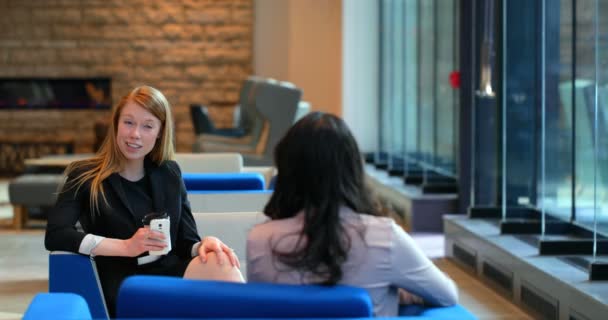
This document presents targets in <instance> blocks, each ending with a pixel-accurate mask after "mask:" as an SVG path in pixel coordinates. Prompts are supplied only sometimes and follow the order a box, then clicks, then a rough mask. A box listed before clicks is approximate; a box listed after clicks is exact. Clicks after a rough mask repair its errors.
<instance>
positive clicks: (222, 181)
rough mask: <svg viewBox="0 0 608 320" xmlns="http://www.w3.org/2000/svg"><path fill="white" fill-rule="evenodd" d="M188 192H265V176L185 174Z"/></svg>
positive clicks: (238, 173)
mask: <svg viewBox="0 0 608 320" xmlns="http://www.w3.org/2000/svg"><path fill="white" fill-rule="evenodd" d="M182 178H183V179H184V184H185V185H186V190H188V191H231V190H264V188H265V186H266V182H265V181H264V176H262V174H260V173H257V172H237V173H183V174H182Z"/></svg>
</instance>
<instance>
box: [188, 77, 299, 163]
mask: <svg viewBox="0 0 608 320" xmlns="http://www.w3.org/2000/svg"><path fill="white" fill-rule="evenodd" d="M256 80H258V81H256V82H255V83H254V85H253V89H251V92H250V97H251V100H248V103H249V105H248V107H250V109H248V110H249V111H250V113H249V114H250V115H253V117H254V118H255V119H259V120H256V121H254V122H253V127H252V129H251V131H250V134H249V135H248V136H246V137H243V138H230V137H212V136H210V135H207V134H202V135H198V136H197V141H196V143H195V144H196V146H197V147H196V148H195V151H199V152H238V153H241V154H242V155H243V158H244V162H245V165H247V166H251V165H270V164H272V152H273V149H274V146H275V145H276V143H277V142H278V141H279V139H280V138H281V137H282V136H283V135H284V134H285V132H287V130H288V129H289V127H290V126H291V125H292V124H293V123H294V121H295V119H296V113H297V110H298V106H299V104H300V98H301V96H302V91H301V90H300V89H299V88H296V87H295V86H294V85H292V84H290V83H286V82H278V81H276V80H260V79H256Z"/></svg>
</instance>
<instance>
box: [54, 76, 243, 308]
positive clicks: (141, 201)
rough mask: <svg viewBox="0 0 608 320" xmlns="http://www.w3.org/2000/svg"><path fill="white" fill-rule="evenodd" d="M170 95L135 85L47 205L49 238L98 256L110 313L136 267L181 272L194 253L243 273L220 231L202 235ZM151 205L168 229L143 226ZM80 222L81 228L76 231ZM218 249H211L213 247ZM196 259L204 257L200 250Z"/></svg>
mask: <svg viewBox="0 0 608 320" xmlns="http://www.w3.org/2000/svg"><path fill="white" fill-rule="evenodd" d="M173 140H174V139H173V122H172V116H171V108H170V105H169V102H168V101H167V99H166V98H165V97H164V95H163V94H162V93H161V92H160V91H158V90H156V89H154V88H152V87H149V86H141V87H137V88H135V89H134V90H133V91H131V92H130V93H129V94H128V95H126V96H125V97H123V98H122V99H121V101H120V102H119V103H118V104H117V105H116V106H115V108H114V110H113V112H112V119H111V124H110V128H109V130H108V136H107V137H106V139H105V141H104V143H103V145H102V146H101V148H100V150H99V152H98V154H97V155H96V156H95V157H93V158H91V159H87V160H83V161H78V162H75V163H73V164H72V165H70V166H69V167H68V168H67V169H66V174H67V181H66V183H65V185H64V187H63V190H62V191H61V192H60V193H59V197H58V199H57V203H56V205H55V208H54V209H53V210H52V211H51V212H50V213H49V217H48V224H47V229H46V237H45V246H46V248H47V250H51V251H54V250H62V251H72V252H77V253H81V254H84V255H90V256H91V257H94V259H95V262H96V264H97V268H98V272H99V276H100V280H101V284H102V287H103V291H104V295H105V298H106V303H107V305H108V309H109V311H110V315H111V316H114V310H115V303H116V296H117V293H118V289H119V287H120V284H121V282H122V281H123V280H124V279H125V278H126V277H127V276H130V275H134V274H157V275H171V276H182V275H183V274H184V272H185V270H186V267H187V266H188V264H189V263H190V261H191V260H193V258H194V257H196V256H199V257H200V260H199V263H198V265H200V264H201V263H200V262H202V263H205V262H207V259H208V258H209V259H210V260H213V261H214V263H209V264H208V267H210V268H214V267H215V266H217V268H218V269H219V270H221V272H222V273H227V274H228V276H226V275H225V274H224V275H222V277H223V278H231V277H232V278H235V277H237V278H238V277H240V272H239V270H238V267H239V263H238V258H237V257H236V256H235V255H234V253H233V251H232V250H231V249H230V248H228V247H227V246H226V245H225V244H223V243H222V242H221V241H220V240H219V239H217V238H215V237H205V238H204V239H203V240H202V241H201V239H200V238H199V236H198V234H197V228H196V224H195V221H194V218H193V216H192V212H191V209H190V204H189V202H188V199H187V194H186V189H185V186H184V183H183V180H182V177H181V171H180V168H179V166H178V165H177V163H176V162H175V161H173V157H174V146H173ZM151 212H156V213H161V214H163V213H164V214H166V217H168V218H169V222H170V223H169V225H170V228H169V235H170V248H171V250H170V251H169V252H168V253H166V254H161V255H149V252H150V251H161V250H163V249H165V248H166V247H167V244H166V242H165V241H164V240H165V236H164V235H163V233H160V232H158V231H153V230H151V229H150V228H148V227H146V226H145V222H144V216H146V215H147V214H149V213H151ZM78 222H80V224H81V226H82V229H83V230H84V231H79V230H77V228H76V224H77V223H78ZM211 252H213V253H212V254H209V253H211ZM196 259H199V258H196Z"/></svg>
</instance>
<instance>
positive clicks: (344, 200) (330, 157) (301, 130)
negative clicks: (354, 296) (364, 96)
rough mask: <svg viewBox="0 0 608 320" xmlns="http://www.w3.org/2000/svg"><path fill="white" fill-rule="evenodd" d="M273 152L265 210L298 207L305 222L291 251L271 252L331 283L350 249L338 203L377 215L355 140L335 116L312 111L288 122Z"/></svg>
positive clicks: (274, 215) (287, 211) (280, 215)
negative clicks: (273, 175) (271, 184)
mask: <svg viewBox="0 0 608 320" xmlns="http://www.w3.org/2000/svg"><path fill="white" fill-rule="evenodd" d="M274 157H275V164H276V166H277V169H278V174H277V177H276V184H275V190H274V193H273V194H272V197H271V198H270V200H269V202H268V204H266V207H265V208H264V213H265V214H266V215H267V216H268V217H269V218H271V219H273V220H274V219H284V218H290V217H293V216H295V215H296V214H297V213H298V212H300V211H302V210H303V211H304V224H303V226H302V231H301V233H300V234H299V238H298V241H297V245H296V248H297V249H296V250H295V251H291V252H280V251H278V250H276V248H273V253H274V255H275V256H276V257H278V259H279V261H281V262H282V263H284V264H285V265H287V266H289V267H291V268H293V269H295V270H299V271H308V272H311V273H312V275H314V276H316V278H318V279H322V281H321V283H323V284H336V283H337V282H338V281H340V279H342V264H343V263H344V262H345V261H346V258H347V254H348V250H349V249H350V239H349V238H348V236H347V234H346V232H345V231H344V229H343V227H342V225H341V223H340V216H339V209H340V206H346V207H349V208H351V209H352V210H353V211H355V212H358V213H362V214H371V215H379V213H378V211H377V210H376V208H375V205H374V203H373V201H372V197H371V195H370V192H369V191H368V190H367V188H366V187H365V181H364V180H365V177H364V171H363V161H362V157H361V153H360V152H359V147H358V146H357V142H356V141H355V139H354V137H353V135H352V134H351V132H350V130H349V129H348V126H347V125H346V123H344V121H342V120H341V119H340V118H338V117H336V116H334V115H331V114H325V113H322V112H313V113H310V114H308V115H307V116H305V117H303V118H302V119H300V120H299V121H298V122H297V123H296V124H295V125H294V126H293V127H291V129H290V130H289V131H288V132H287V134H286V135H285V136H284V137H283V138H282V139H281V141H280V142H279V143H278V144H277V146H276V148H275V154H274Z"/></svg>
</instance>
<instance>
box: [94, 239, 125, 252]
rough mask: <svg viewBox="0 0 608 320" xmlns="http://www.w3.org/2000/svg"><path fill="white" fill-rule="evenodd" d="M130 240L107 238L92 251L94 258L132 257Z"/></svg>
mask: <svg viewBox="0 0 608 320" xmlns="http://www.w3.org/2000/svg"><path fill="white" fill-rule="evenodd" d="M127 241H128V240H121V239H113V238H105V239H103V240H101V242H99V244H98V245H97V246H96V247H95V248H93V250H91V255H94V256H115V257H132V256H133V255H132V254H131V253H130V252H129V248H128V245H127Z"/></svg>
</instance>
